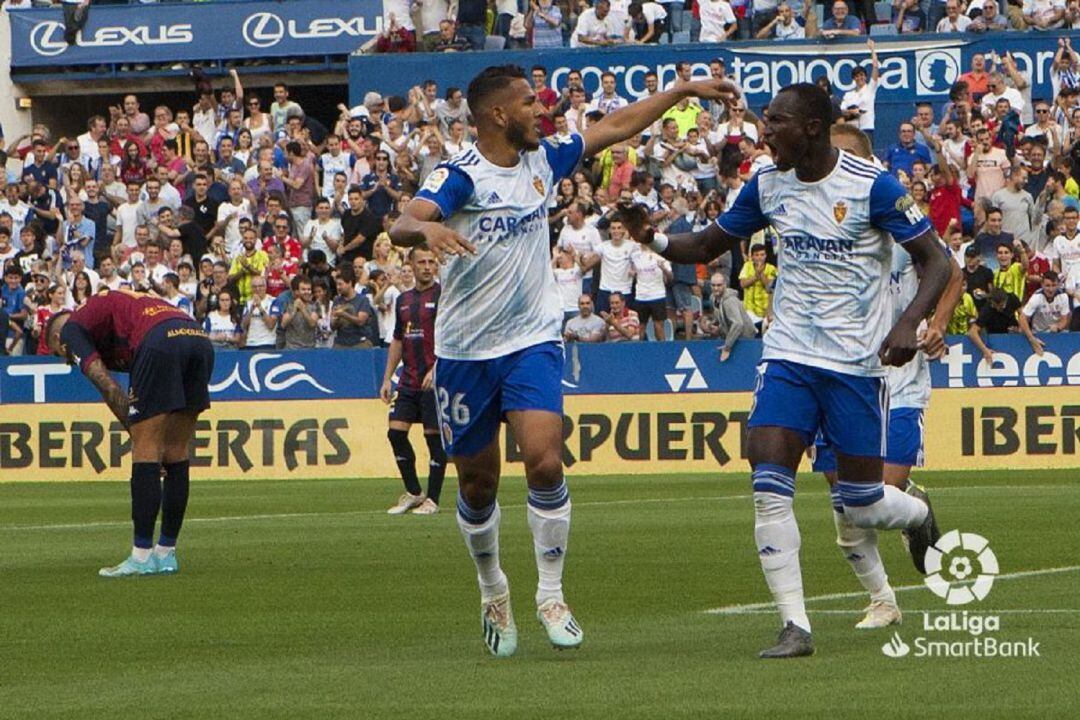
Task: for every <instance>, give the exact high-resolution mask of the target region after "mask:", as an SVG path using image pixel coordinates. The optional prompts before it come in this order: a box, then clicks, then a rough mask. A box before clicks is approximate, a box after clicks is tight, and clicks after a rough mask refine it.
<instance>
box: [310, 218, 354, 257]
mask: <svg viewBox="0 0 1080 720" xmlns="http://www.w3.org/2000/svg"><path fill="white" fill-rule="evenodd" d="M344 232H345V231H344V230H342V228H341V221H340V220H338V219H337V218H330V219H329V220H327V221H326V222H325V223H322V222H319V219H318V218H312V219H310V220H308V222H307V225H305V226H304V234H303V239H305V240H306V239H307V238H311V243H310V244H309V245H308V248H307V250H306V251H305V252H304V259H305V260H307V256H308V253H310V252H311V251H312V250H322V251H323V252H324V253H326V257H327V258H328V259H332V258H333V257H334V251H333V250H331V249H330V245H329V244H328V243H327V240H333V241H334V244H335V246H336V245H337V243H340V242H341V237H342V235H343V234H344Z"/></svg>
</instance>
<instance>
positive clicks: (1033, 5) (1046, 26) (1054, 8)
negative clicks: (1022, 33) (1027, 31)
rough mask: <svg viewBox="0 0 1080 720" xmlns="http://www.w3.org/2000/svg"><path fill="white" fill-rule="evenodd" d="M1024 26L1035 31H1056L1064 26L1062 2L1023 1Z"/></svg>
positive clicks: (1059, 0)
mask: <svg viewBox="0 0 1080 720" xmlns="http://www.w3.org/2000/svg"><path fill="white" fill-rule="evenodd" d="M1023 17H1024V24H1025V25H1026V26H1027V27H1028V28H1033V29H1035V30H1057V29H1058V28H1060V27H1061V26H1062V25H1064V24H1065V3H1064V2H1063V1H1062V0H1024V5H1023Z"/></svg>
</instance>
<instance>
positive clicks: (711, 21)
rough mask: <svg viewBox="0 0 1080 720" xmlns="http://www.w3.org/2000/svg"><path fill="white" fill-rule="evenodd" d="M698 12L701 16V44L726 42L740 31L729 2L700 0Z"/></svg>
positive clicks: (726, 0)
mask: <svg viewBox="0 0 1080 720" xmlns="http://www.w3.org/2000/svg"><path fill="white" fill-rule="evenodd" d="M698 10H699V12H700V15H701V36H700V37H701V40H700V41H701V42H711V43H719V42H724V41H725V40H729V39H730V38H731V36H732V35H734V34H735V31H736V30H738V27H739V26H738V22H737V20H736V18H735V12H734V11H733V10H732V8H731V3H729V2H728V0H699V1H698Z"/></svg>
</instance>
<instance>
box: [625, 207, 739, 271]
mask: <svg viewBox="0 0 1080 720" xmlns="http://www.w3.org/2000/svg"><path fill="white" fill-rule="evenodd" d="M619 216H620V217H621V218H622V221H623V225H624V226H625V227H626V229H627V231H628V232H629V233H630V237H632V238H633V239H634V240H636V241H638V242H639V243H641V244H642V245H648V246H649V247H651V248H652V249H653V250H655V251H656V252H658V253H659V254H660V255H662V256H663V257H664V258H666V259H668V260H670V261H672V262H677V263H685V264H690V263H694V264H699V263H708V262H711V261H712V260H715V259H716V258H717V257H719V256H720V255H722V254H724V253H725V252H727V251H728V250H731V249H732V248H734V247H737V246H738V244H739V238H738V237H736V236H734V235H731V234H730V233H728V232H727V231H725V230H723V229H722V228H721V227H720V226H719V225H717V224H716V223H712V224H710V225H709V226H708V227H707V228H705V229H704V230H699V231H698V232H692V233H682V234H679V235H663V234H661V233H658V232H656V230H655V228H653V226H652V224H651V223H650V222H649V212H648V210H646V209H645V206H644V205H634V206H633V207H629V208H625V209H622V210H620V211H619Z"/></svg>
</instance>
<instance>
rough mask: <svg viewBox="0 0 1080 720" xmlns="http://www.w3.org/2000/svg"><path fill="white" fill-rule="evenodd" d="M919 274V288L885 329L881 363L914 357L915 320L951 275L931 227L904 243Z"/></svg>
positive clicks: (919, 319)
mask: <svg viewBox="0 0 1080 720" xmlns="http://www.w3.org/2000/svg"><path fill="white" fill-rule="evenodd" d="M904 249H905V250H907V251H908V252H909V253H910V254H911V260H912V262H913V263H914V264H915V269H916V271H917V272H918V273H919V290H918V292H917V293H915V299H913V300H912V301H911V304H910V305H908V306H907V309H906V310H904V314H903V315H901V316H900V319H899V320H897V321H896V325H894V326H893V329H892V330H890V331H889V335H888V336H887V337H886V338H885V342H884V343H882V344H881V350H880V351H879V352H878V355H879V357H880V358H881V362H882V364H883V365H893V366H896V367H899V366H901V365H904V364H905V363H907V362H909V361H910V360H911V359H912V358H914V357H915V353H916V352H917V351H918V350H919V341H918V339H917V337H916V333H917V332H918V328H919V323H921V322H922V321H923V320H924V319H925V318H926V317H928V316H929V315H930V312H931V311H932V310H933V309H934V308H935V307H937V306H938V303H939V301H940V300H941V296H942V294H943V293H944V292H945V287H946V286H947V285H948V284H949V280H950V278H951V277H952V269H951V268H950V261H949V258H948V257H947V256H946V255H945V253H944V252H942V249H941V241H940V240H938V237H937V233H936V232H934V230H933V229H930V230H927V231H925V232H923V233H922V234H920V235H918V236H917V237H915V238H912V239H911V240H908V241H907V242H905V243H904Z"/></svg>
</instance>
